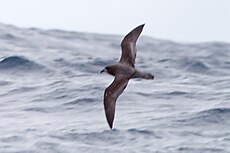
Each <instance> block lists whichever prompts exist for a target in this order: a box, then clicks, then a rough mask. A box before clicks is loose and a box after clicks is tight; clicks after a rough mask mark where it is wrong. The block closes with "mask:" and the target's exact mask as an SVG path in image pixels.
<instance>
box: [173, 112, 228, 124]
mask: <svg viewBox="0 0 230 153" xmlns="http://www.w3.org/2000/svg"><path fill="white" fill-rule="evenodd" d="M177 122H178V123H181V124H185V125H196V126H201V125H205V126H207V124H218V125H219V124H222V125H224V124H230V108H213V109H208V110H204V111H201V112H198V113H196V114H193V115H192V116H190V117H186V118H184V119H180V120H177Z"/></svg>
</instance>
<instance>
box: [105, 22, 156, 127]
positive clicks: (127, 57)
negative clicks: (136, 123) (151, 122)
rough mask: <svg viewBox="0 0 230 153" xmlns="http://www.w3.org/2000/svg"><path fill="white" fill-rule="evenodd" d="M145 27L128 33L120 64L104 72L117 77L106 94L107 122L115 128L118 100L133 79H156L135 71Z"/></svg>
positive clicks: (123, 45)
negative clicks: (137, 43)
mask: <svg viewBox="0 0 230 153" xmlns="http://www.w3.org/2000/svg"><path fill="white" fill-rule="evenodd" d="M143 27H144V24H143V25H140V26H138V27H136V28H135V29H133V30H132V31H131V32H130V33H128V34H127V35H126V36H125V37H124V39H123V40H122V42H121V49H122V54H121V58H120V60H119V63H118V64H113V65H109V66H106V67H105V68H104V69H103V70H102V71H101V73H102V72H107V73H109V74H110V75H113V76H115V79H114V81H113V82H112V84H111V85H110V86H109V87H108V88H106V89H105V92H104V109H105V115H106V119H107V122H108V124H109V126H110V128H111V129H112V128H113V120H114V115H115V107H116V100H117V98H118V97H119V96H120V95H121V94H122V92H123V91H124V90H125V88H126V86H127V84H128V82H129V80H130V79H131V78H143V79H154V76H153V75H152V74H150V73H143V72H140V71H138V70H136V69H135V59H136V52H137V49H136V41H137V39H138V37H139V36H140V34H141V32H142V29H143Z"/></svg>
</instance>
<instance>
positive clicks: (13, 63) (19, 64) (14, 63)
mask: <svg viewBox="0 0 230 153" xmlns="http://www.w3.org/2000/svg"><path fill="white" fill-rule="evenodd" d="M42 68H44V67H43V66H42V65H40V64H37V63H35V62H33V61H30V60H28V59H26V58H25V57H22V56H9V57H6V58H4V59H3V60H2V61H0V70H14V71H17V70H18V71H28V72H29V71H31V70H32V71H34V70H38V69H42Z"/></svg>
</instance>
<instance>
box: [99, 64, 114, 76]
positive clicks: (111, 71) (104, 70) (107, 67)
mask: <svg viewBox="0 0 230 153" xmlns="http://www.w3.org/2000/svg"><path fill="white" fill-rule="evenodd" d="M103 72H106V73H108V74H111V75H115V74H114V71H113V67H112V66H106V67H105V68H104V69H103V70H101V72H100V73H103Z"/></svg>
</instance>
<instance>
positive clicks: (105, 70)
mask: <svg viewBox="0 0 230 153" xmlns="http://www.w3.org/2000/svg"><path fill="white" fill-rule="evenodd" d="M104 72H107V73H108V70H107V67H105V68H104V69H103V70H101V72H100V73H104Z"/></svg>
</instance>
